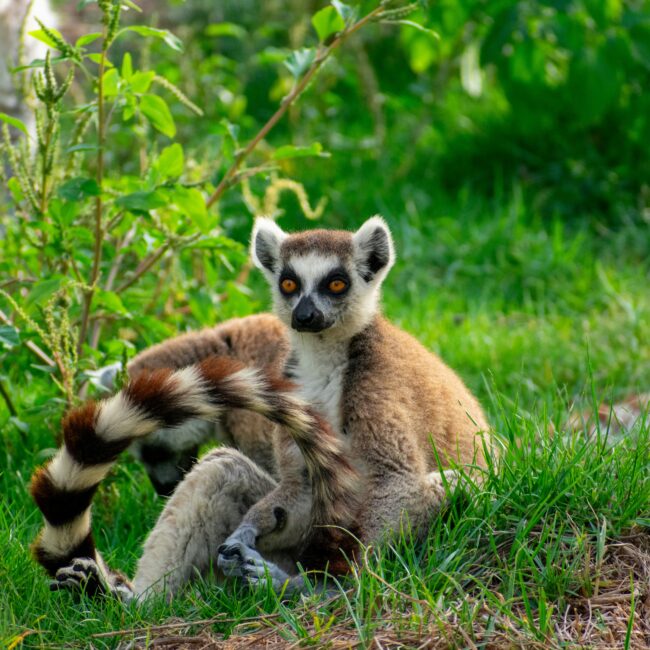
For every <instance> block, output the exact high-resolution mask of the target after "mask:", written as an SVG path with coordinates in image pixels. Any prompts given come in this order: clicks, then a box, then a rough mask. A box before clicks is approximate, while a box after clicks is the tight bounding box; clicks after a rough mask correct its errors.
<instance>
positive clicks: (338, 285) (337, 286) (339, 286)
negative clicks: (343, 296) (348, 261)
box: [328, 280, 348, 293]
mask: <svg viewBox="0 0 650 650" xmlns="http://www.w3.org/2000/svg"><path fill="white" fill-rule="evenodd" d="M347 288H348V283H347V282H345V281H344V280H332V281H331V282H330V283H329V285H328V289H329V290H330V291H331V292H332V293H343V292H344V291H345V290H346V289H347Z"/></svg>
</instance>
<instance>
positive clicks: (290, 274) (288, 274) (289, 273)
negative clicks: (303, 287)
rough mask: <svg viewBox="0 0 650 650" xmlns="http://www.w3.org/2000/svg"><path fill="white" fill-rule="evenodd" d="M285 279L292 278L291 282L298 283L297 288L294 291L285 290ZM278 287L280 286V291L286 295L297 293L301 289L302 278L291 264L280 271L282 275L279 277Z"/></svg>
mask: <svg viewBox="0 0 650 650" xmlns="http://www.w3.org/2000/svg"><path fill="white" fill-rule="evenodd" d="M285 280H290V281H291V282H294V283H295V284H296V289H295V290H293V291H285V289H284V288H283V286H282V285H283V283H284V282H285ZM278 287H279V288H280V292H281V293H282V294H283V295H284V296H291V295H295V294H296V293H297V292H298V290H299V289H300V278H298V276H297V274H296V273H295V271H294V270H293V269H292V268H291V267H290V266H285V267H284V268H283V269H282V271H281V273H280V277H279V279H278Z"/></svg>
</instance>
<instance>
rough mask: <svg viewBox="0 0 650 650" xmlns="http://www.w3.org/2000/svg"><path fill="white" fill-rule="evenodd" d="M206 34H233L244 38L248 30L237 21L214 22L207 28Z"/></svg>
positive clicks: (234, 36)
mask: <svg viewBox="0 0 650 650" xmlns="http://www.w3.org/2000/svg"><path fill="white" fill-rule="evenodd" d="M205 35H206V36H232V37H233V38H239V39H242V38H244V37H245V36H246V30H245V29H244V28H243V27H242V26H241V25H236V24H235V23H213V24H212V25H208V26H207V27H206V28H205Z"/></svg>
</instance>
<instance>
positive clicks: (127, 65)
mask: <svg viewBox="0 0 650 650" xmlns="http://www.w3.org/2000/svg"><path fill="white" fill-rule="evenodd" d="M132 76H133V65H132V63H131V55H130V54H129V53H128V52H125V53H124V56H123V57H122V79H124V80H125V81H128V80H129V79H131V77H132Z"/></svg>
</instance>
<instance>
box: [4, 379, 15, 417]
mask: <svg viewBox="0 0 650 650" xmlns="http://www.w3.org/2000/svg"><path fill="white" fill-rule="evenodd" d="M0 395H2V399H4V401H5V404H6V405H7V408H8V409H9V415H11V416H12V417H14V418H15V417H16V416H17V415H18V411H17V410H16V407H15V406H14V404H13V402H12V401H11V397H9V393H8V392H7V389H6V388H5V386H4V384H3V383H2V380H1V379H0Z"/></svg>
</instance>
